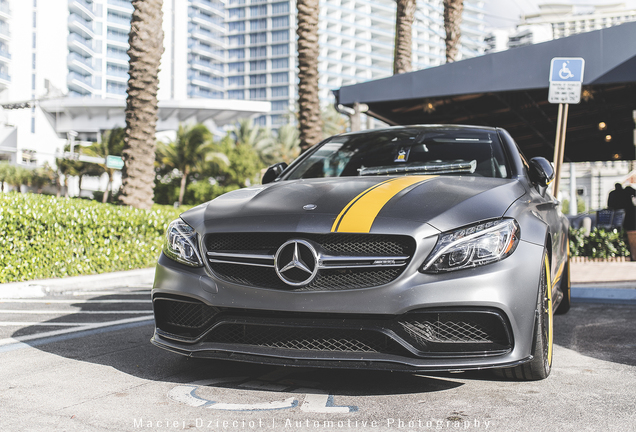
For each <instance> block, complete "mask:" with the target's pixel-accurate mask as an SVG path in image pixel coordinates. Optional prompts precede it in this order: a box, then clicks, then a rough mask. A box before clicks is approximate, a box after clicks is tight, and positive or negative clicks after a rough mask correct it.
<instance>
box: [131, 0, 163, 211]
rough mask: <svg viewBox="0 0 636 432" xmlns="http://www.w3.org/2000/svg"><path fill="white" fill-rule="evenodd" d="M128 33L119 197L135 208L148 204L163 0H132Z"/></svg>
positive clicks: (153, 149)
mask: <svg viewBox="0 0 636 432" xmlns="http://www.w3.org/2000/svg"><path fill="white" fill-rule="evenodd" d="M132 5H133V7H134V11H133V14H132V18H131V21H130V34H129V35H128V44H129V46H130V48H129V49H128V55H129V57H130V61H129V70H128V74H129V75H130V78H129V79H128V97H127V98H126V137H125V140H124V141H125V146H124V151H123V153H122V156H123V159H124V169H123V171H122V187H121V192H122V193H121V197H120V199H121V201H122V202H123V203H124V204H126V205H130V206H133V207H136V208H145V209H148V208H150V207H151V206H152V198H153V186H154V178H155V169H154V162H155V131H156V123H157V89H158V86H159V77H158V74H159V65H160V62H161V55H162V54H163V29H162V26H161V25H162V20H163V14H162V12H161V7H162V6H163V0H133V1H132Z"/></svg>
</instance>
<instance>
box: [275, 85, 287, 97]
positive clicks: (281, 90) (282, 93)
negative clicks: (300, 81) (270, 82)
mask: <svg viewBox="0 0 636 432" xmlns="http://www.w3.org/2000/svg"><path fill="white" fill-rule="evenodd" d="M286 96H289V87H272V97H273V98H275V97H286Z"/></svg>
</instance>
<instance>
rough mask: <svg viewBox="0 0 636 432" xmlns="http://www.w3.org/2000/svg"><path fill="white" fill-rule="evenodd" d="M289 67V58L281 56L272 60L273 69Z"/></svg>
mask: <svg viewBox="0 0 636 432" xmlns="http://www.w3.org/2000/svg"><path fill="white" fill-rule="evenodd" d="M287 68H289V59H286V58H281V59H274V60H272V69H287Z"/></svg>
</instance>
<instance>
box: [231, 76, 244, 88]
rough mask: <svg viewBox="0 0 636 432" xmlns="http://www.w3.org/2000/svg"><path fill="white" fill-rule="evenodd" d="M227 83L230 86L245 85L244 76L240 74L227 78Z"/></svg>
mask: <svg viewBox="0 0 636 432" xmlns="http://www.w3.org/2000/svg"><path fill="white" fill-rule="evenodd" d="M227 85H228V86H230V87H238V86H242V85H245V78H244V77H242V76H233V77H229V78H228V79H227Z"/></svg>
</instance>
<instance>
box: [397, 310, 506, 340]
mask: <svg viewBox="0 0 636 432" xmlns="http://www.w3.org/2000/svg"><path fill="white" fill-rule="evenodd" d="M467 318H468V319H467ZM470 318H473V320H472V321H471V320H470ZM400 325H401V326H402V328H403V329H404V330H405V331H406V333H408V334H409V336H411V337H412V338H413V339H415V340H416V341H417V342H418V344H419V345H421V346H425V345H426V344H427V343H430V342H436V343H440V342H441V343H501V342H502V341H505V339H506V334H505V332H504V331H503V328H502V326H501V323H500V321H499V320H498V319H497V317H495V316H488V315H483V314H479V315H477V316H474V314H473V315H464V316H458V315H453V314H444V315H442V316H437V317H431V316H430V315H429V316H428V317H422V318H419V319H417V318H416V319H413V318H412V319H408V320H404V321H400Z"/></svg>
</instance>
